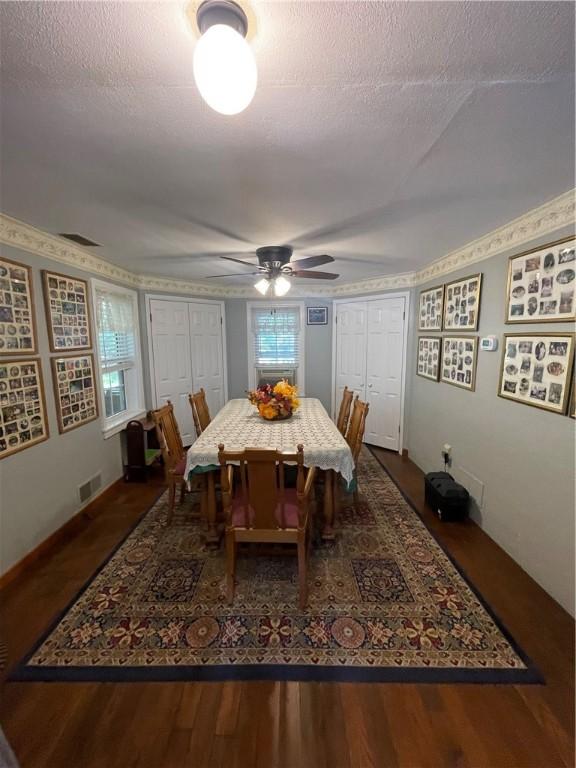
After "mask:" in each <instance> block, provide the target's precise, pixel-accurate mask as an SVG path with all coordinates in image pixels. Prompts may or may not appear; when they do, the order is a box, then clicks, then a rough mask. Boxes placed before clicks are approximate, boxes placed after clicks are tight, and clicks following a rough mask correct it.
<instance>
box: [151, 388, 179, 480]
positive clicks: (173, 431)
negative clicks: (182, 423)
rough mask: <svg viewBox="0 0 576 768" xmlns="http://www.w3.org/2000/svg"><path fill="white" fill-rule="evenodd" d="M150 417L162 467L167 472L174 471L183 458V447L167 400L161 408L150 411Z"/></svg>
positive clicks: (172, 410)
mask: <svg viewBox="0 0 576 768" xmlns="http://www.w3.org/2000/svg"><path fill="white" fill-rule="evenodd" d="M151 416H152V419H153V421H154V424H155V425H156V435H157V437H158V444H159V445H160V449H161V451H162V458H163V459H164V466H165V467H166V469H167V470H170V469H174V468H175V467H176V465H177V464H178V462H179V461H181V460H182V457H183V456H184V445H183V444H182V438H181V437H180V430H179V429H178V422H177V421H176V417H175V416H174V406H173V405H172V403H171V402H170V400H168V401H167V403H166V405H163V406H162V408H158V409H156V410H155V411H151Z"/></svg>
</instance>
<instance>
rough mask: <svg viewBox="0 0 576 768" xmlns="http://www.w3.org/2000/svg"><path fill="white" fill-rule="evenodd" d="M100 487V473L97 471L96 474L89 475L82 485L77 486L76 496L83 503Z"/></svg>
mask: <svg viewBox="0 0 576 768" xmlns="http://www.w3.org/2000/svg"><path fill="white" fill-rule="evenodd" d="M101 487H102V475H101V474H100V472H98V474H97V475H94V477H91V478H90V480H87V481H86V482H85V483H82V485H79V486H78V498H79V499H80V503H81V504H84V503H85V502H86V501H88V499H89V498H90V497H92V496H94V494H95V493H96V491H98V490H99V489H100V488H101Z"/></svg>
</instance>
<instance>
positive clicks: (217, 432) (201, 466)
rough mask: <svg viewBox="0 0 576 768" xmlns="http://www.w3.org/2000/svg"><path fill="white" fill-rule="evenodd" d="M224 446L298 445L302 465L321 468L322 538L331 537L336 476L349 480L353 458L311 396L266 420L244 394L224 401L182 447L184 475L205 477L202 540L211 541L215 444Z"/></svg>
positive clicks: (289, 448)
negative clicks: (278, 416)
mask: <svg viewBox="0 0 576 768" xmlns="http://www.w3.org/2000/svg"><path fill="white" fill-rule="evenodd" d="M221 444H222V445H224V446H225V448H226V450H227V451H243V450H244V449H246V448H265V449H266V448H268V449H271V450H274V449H275V450H278V451H285V452H288V453H295V452H296V447H297V446H298V445H300V444H302V445H303V446H304V465H305V466H306V467H317V468H318V469H320V470H323V471H324V473H325V488H324V500H323V524H322V539H323V540H327V541H329V540H333V539H334V536H335V534H334V510H335V501H336V499H335V494H336V483H337V478H338V477H342V478H343V479H344V481H345V482H346V483H347V484H349V483H350V482H351V481H352V479H353V476H354V459H353V457H352V452H351V450H350V447H349V445H348V443H347V442H346V440H345V439H344V437H343V436H342V434H341V433H340V432H339V430H338V428H337V427H336V424H335V423H334V422H333V421H332V419H331V418H330V416H329V414H328V412H327V411H326V409H325V408H324V406H323V405H322V403H321V402H320V400H318V399H317V398H315V397H302V398H300V406H299V408H298V409H297V410H296V411H294V413H293V414H292V416H290V418H288V419H284V420H280V421H267V420H266V419H263V418H262V417H261V416H260V414H259V413H258V410H257V409H256V407H255V406H254V405H252V404H251V403H250V402H249V401H248V400H247V399H246V398H235V399H232V400H229V401H228V402H227V403H226V405H224V407H223V408H222V409H221V410H220V411H219V412H218V413H217V414H216V416H215V417H214V418H213V420H212V421H211V422H210V424H209V425H208V426H207V427H206V429H205V430H204V431H203V432H202V433H201V434H200V435H199V436H198V438H197V439H196V440H195V442H194V443H192V445H191V446H190V448H189V449H188V452H187V455H186V470H185V475H184V476H185V477H186V478H187V479H188V481H189V482H190V481H191V480H192V478H193V477H194V475H195V474H199V473H201V474H202V475H203V476H204V477H205V480H206V482H205V485H204V493H205V494H206V497H205V503H204V505H203V506H204V509H205V510H206V516H207V523H208V533H207V542H208V543H209V544H214V545H215V544H217V543H218V542H219V539H220V531H219V530H218V525H217V509H216V486H215V471H214V470H218V469H219V463H218V446H219V445H221Z"/></svg>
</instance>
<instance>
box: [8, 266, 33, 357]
mask: <svg viewBox="0 0 576 768" xmlns="http://www.w3.org/2000/svg"><path fill="white" fill-rule="evenodd" d="M35 323H36V318H35V317H34V292H33V289H32V270H31V269H30V267H28V266H27V265H26V264H20V263H19V262H17V261H10V259H6V258H5V257H4V256H2V257H0V355H24V354H27V355H29V354H34V353H35V352H37V350H38V347H37V344H36V325H35Z"/></svg>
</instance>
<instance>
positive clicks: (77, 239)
mask: <svg viewBox="0 0 576 768" xmlns="http://www.w3.org/2000/svg"><path fill="white" fill-rule="evenodd" d="M58 234H59V236H60V237H65V238H66V240H71V241H72V242H73V243H76V244H77V245H84V246H85V247H86V248H100V243H95V242H94V240H89V239H88V238H87V237H84V235H77V234H75V233H73V232H59V233H58Z"/></svg>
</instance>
